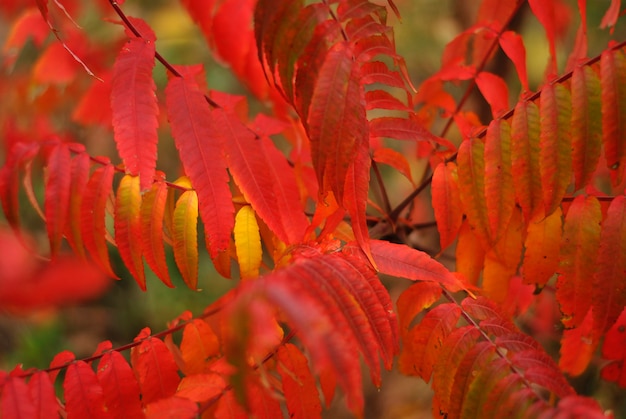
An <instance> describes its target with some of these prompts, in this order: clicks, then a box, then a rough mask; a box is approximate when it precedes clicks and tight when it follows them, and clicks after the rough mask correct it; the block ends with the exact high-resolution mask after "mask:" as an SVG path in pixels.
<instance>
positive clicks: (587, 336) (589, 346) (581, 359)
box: [559, 310, 598, 377]
mask: <svg viewBox="0 0 626 419" xmlns="http://www.w3.org/2000/svg"><path fill="white" fill-rule="evenodd" d="M592 328H593V315H592V313H591V310H589V311H588V312H587V315H586V316H585V319H584V320H583V321H582V323H581V324H580V325H579V326H577V327H576V328H574V329H566V330H564V331H563V337H562V338H561V350H560V353H561V358H560V359H559V368H561V371H563V372H564V373H567V374H569V375H571V376H572V377H576V376H578V375H580V374H582V373H583V372H584V371H585V369H586V368H587V366H588V365H589V363H590V362H591V359H592V358H593V355H594V352H595V351H596V348H597V346H598V342H597V341H595V342H594V339H593V330H592Z"/></svg>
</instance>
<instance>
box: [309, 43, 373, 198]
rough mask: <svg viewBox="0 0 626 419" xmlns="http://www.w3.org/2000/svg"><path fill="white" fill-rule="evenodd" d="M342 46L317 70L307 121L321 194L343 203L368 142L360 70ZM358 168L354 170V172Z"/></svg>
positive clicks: (329, 55) (335, 48)
mask: <svg viewBox="0 0 626 419" xmlns="http://www.w3.org/2000/svg"><path fill="white" fill-rule="evenodd" d="M352 54H353V51H352V48H350V47H349V45H348V44H347V43H345V42H339V43H337V44H335V45H334V46H333V47H331V49H330V50H329V51H328V53H327V54H326V58H325V60H324V64H323V65H322V67H321V68H320V70H319V73H318V76H317V81H316V85H315V90H314V92H313V96H312V98H311V105H310V109H309V112H308V114H307V115H303V118H305V119H306V124H307V132H308V134H309V138H310V140H311V153H312V158H313V166H314V167H315V171H316V174H317V180H318V182H319V185H320V188H321V189H320V192H321V194H322V195H326V193H327V192H328V191H332V192H333V193H334V194H335V197H336V198H337V201H338V202H343V192H344V185H345V179H346V176H347V174H348V170H349V168H350V165H351V164H352V159H353V156H354V154H355V151H356V149H357V148H358V147H359V144H360V141H362V140H363V139H364V138H367V120H366V115H365V93H364V92H363V88H362V86H361V83H360V80H359V77H360V71H359V66H358V65H357V63H356V62H355V61H354V60H353V58H352ZM358 169H360V168H357V171H359V172H360V170H358Z"/></svg>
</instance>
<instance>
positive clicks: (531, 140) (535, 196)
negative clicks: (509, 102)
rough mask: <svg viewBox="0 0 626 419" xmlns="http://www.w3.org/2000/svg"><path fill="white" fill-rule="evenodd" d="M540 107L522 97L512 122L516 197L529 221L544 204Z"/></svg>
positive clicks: (512, 152) (512, 151)
mask: <svg viewBox="0 0 626 419" xmlns="http://www.w3.org/2000/svg"><path fill="white" fill-rule="evenodd" d="M539 133H540V124H539V108H538V107H537V105H535V103H534V102H527V101H523V100H522V101H519V102H518V103H517V106H516V107H515V113H514V114H513V121H512V122H511V154H512V169H513V186H514V188H515V199H516V201H517V203H518V204H519V205H520V207H522V212H523V213H524V219H525V220H527V221H529V220H530V219H531V218H532V216H533V215H534V213H535V211H537V210H538V209H539V208H541V207H543V205H542V203H543V201H542V199H543V198H542V187H541V176H540V169H539V141H540V135H539Z"/></svg>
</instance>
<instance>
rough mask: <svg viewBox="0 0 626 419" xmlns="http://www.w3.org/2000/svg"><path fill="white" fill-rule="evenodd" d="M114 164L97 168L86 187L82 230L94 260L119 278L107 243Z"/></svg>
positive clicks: (82, 209) (113, 276)
mask: <svg viewBox="0 0 626 419" xmlns="http://www.w3.org/2000/svg"><path fill="white" fill-rule="evenodd" d="M114 172H115V169H114V167H113V165H111V164H107V165H106V166H104V167H100V168H98V169H96V170H95V171H94V172H93V173H92V174H91V177H90V178H89V181H88V182H87V186H86V187H85V194H84V195H83V201H82V203H81V218H80V230H81V235H82V237H83V242H84V244H85V248H86V249H87V250H88V251H89V254H90V255H91V257H92V258H93V259H94V261H95V262H96V263H97V264H98V266H100V268H101V269H102V270H104V272H105V273H106V274H107V275H109V276H111V277H112V278H117V275H115V273H113V269H112V268H111V264H110V262H109V251H108V249H107V244H106V239H105V237H106V225H105V215H106V204H107V200H108V199H109V195H110V194H111V188H112V181H113V174H114Z"/></svg>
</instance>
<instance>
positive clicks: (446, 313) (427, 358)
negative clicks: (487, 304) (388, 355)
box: [398, 304, 461, 381]
mask: <svg viewBox="0 0 626 419" xmlns="http://www.w3.org/2000/svg"><path fill="white" fill-rule="evenodd" d="M460 316H461V309H460V308H459V307H458V306H456V305H454V304H442V305H439V306H437V307H435V308H433V309H432V310H431V311H429V312H428V313H427V314H426V316H425V317H424V318H423V319H422V320H421V321H420V323H419V324H418V325H417V326H415V327H414V328H412V329H410V330H409V333H408V335H407V337H406V340H405V341H404V346H403V348H402V352H400V358H399V360H398V363H399V364H398V365H399V368H400V371H401V372H402V373H403V374H407V375H419V376H420V377H421V378H422V379H423V380H424V381H430V377H431V375H432V373H433V366H434V364H435V360H436V359H437V357H438V355H439V354H438V352H439V351H440V350H441V348H442V347H443V341H444V339H445V338H446V336H448V335H449V334H450V333H451V332H452V331H453V330H454V327H455V325H456V323H457V321H458V320H459V317H460Z"/></svg>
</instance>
